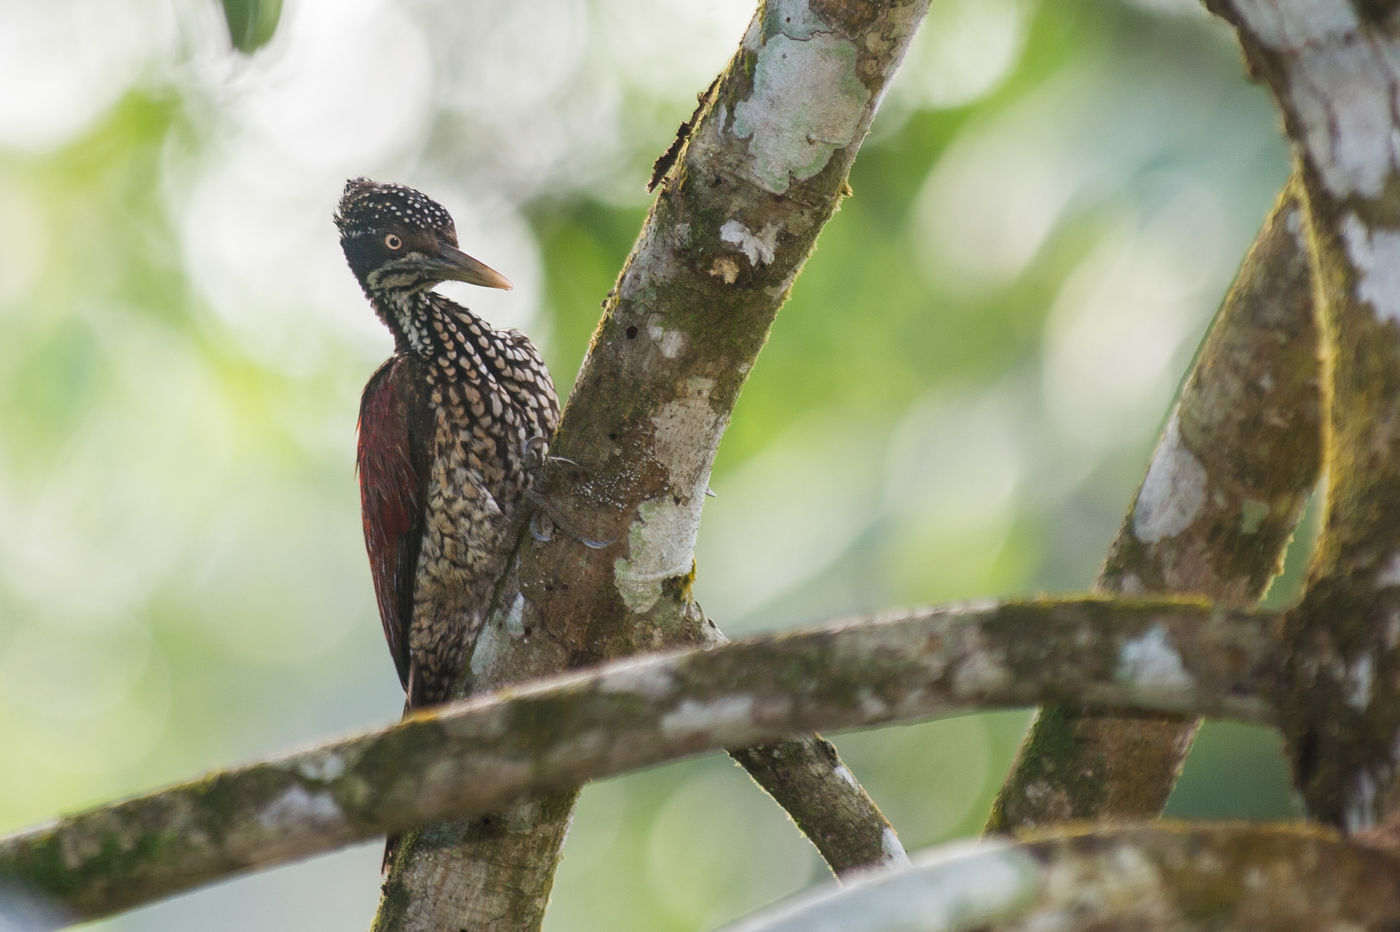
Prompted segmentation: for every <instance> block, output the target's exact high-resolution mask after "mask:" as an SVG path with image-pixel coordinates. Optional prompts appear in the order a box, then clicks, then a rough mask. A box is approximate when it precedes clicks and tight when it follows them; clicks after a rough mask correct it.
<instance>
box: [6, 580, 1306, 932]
mask: <svg viewBox="0 0 1400 932" xmlns="http://www.w3.org/2000/svg"><path fill="white" fill-rule="evenodd" d="M1276 624H1277V617H1276V616H1275V615H1273V614H1269V613H1248V612H1235V613H1226V612H1222V611H1220V610H1216V609H1213V608H1212V607H1211V606H1210V605H1208V604H1206V603H1202V602H1188V601H1181V600H1154V601H1144V600H1108V599H1099V598H1088V599H1067V600H1059V601H1052V600H1038V601H1032V602H1010V603H1004V604H999V605H997V604H993V605H989V606H985V607H970V608H967V607H965V608H948V609H932V610H920V611H909V612H903V613H898V614H894V613H891V614H887V615H883V616H879V617H874V618H866V619H857V620H854V621H847V622H844V623H838V624H833V625H830V626H828V627H824V628H818V629H813V630H809V631H804V632H795V633H786V634H778V635H772V636H766V637H757V638H751V639H747V640H743V641H736V642H733V643H730V644H726V645H722V646H718V647H712V648H708V649H691V650H683V651H674V652H668V653H660V654H652V655H648V656H644V657H638V658H635V659H630V660H624V661H620V662H616V663H612V664H609V665H607V666H604V667H600V668H597V669H594V670H591V671H586V672H581V673H575V674H570V675H565V676H559V677H554V678H552V679H549V680H542V681H539V682H537V683H534V684H531V685H527V686H522V687H517V688H510V689H506V690H503V691H501V692H500V693H496V694H492V695H483V696H480V697H478V698H474V699H470V700H466V701H464V702H459V703H455V704H452V705H448V706H443V707H440V708H438V709H431V710H426V711H423V712H419V713H416V714H415V715H413V716H412V717H411V718H409V719H407V720H405V721H404V722H402V723H400V724H397V725H394V726H392V727H390V728H386V729H383V730H380V731H377V732H373V733H369V734H363V735H358V736H355V737H351V738H347V739H342V740H339V741H334V742H331V743H328V744H326V745H323V746H321V747H318V748H314V749H311V750H305V751H299V752H296V753H293V754H289V755H287V756H285V757H282V758H279V759H275V760H270V761H265V762H261V763H257V764H252V765H249V766H246V767H242V768H239V769H235V770H230V771H226V772H221V773H216V774H212V775H210V776H206V777H204V778H202V779H199V780H195V781H192V782H190V783H186V784H182V785H179V786H175V787H172V788H170V789H166V790H163V791H160V792H157V793H154V794H151V795H148V796H143V797H138V798H135V799H130V800H127V801H124V802H120V803H116V804H114V805H110V806H105V807H102V808H98V809H94V810H91V811H88V812H84V813H81V814H79V815H75V816H70V817H67V818H64V819H62V820H59V821H58V822H56V823H53V824H51V825H48V826H44V827H41V828H38V829H34V830H31V831H28V832H24V833H20V834H18V835H14V836H11V837H9V838H7V839H4V840H0V888H3V887H4V886H6V885H9V886H12V887H15V888H17V889H20V890H23V891H26V892H30V893H34V894H37V895H42V896H44V897H46V898H48V899H49V900H51V901H52V903H53V904H54V905H56V906H58V907H60V908H61V909H62V910H65V911H66V912H67V914H68V915H69V916H70V917H71V918H73V919H89V918H94V917H98V916H102V915H107V914H109V913H112V912H115V911H118V910H121V909H126V908H129V907H132V906H136V905H139V904H141V903H146V902H149V901H151V900H154V899H157V898H160V897H162V896H167V895H170V894H173V893H177V892H180V891H182V890H186V889H189V888H191V887H194V886H198V885H200V884H202V883H207V882H210V881H212V880H216V879H219V878H222V877H226V876H229V875H232V874H236V873H239V872H242V871H245V870H248V869H251V868H255V867H265V866H269V865H272V864H276V863H280V862H284V861H288V860H292V859H294V858H299V857H305V856H307V855H311V854H315V853H318V852H323V851H328V850H331V849H334V848H336V847H339V846H342V845H345V844H348V843H350V842H353V841H357V840H361V839H366V838H371V837H375V836H378V835H383V834H385V833H389V832H401V831H405V830H407V829H409V828H412V827H414V826H417V825H422V824H424V823H427V822H431V821H435V820H440V819H444V818H460V817H464V816H473V815H482V814H486V813H491V812H496V811H499V810H501V809H503V808H505V807H507V806H511V805H516V804H519V803H521V802H523V801H525V800H528V799H533V798H538V797H540V796H544V795H547V794H550V793H558V792H559V791H560V790H565V789H568V788H570V787H575V786H578V785H580V784H582V783H583V782H584V781H586V780H589V779H593V778H597V777H602V776H609V775H612V774H617V773H622V772H624V771H627V770H633V769H636V768H639V767H645V766H649V765H652V764H657V763H660V762H662V761H666V760H672V759H675V758H679V757H683V756H686V755H689V754H694V753H698V752H700V751H705V750H708V749H711V748H717V747H739V746H747V745H753V744H758V743H760V742H765V741H773V740H775V739H778V738H781V737H782V736H784V735H788V734H794V733H801V732H805V731H810V730H814V729H823V728H851V727H857V726H868V725H875V724H881V723H891V722H909V721H915V720H919V719H926V718H932V717H938V716H944V715H951V714H960V713H965V712H968V711H972V710H977V709H988V708H1005V707H1020V706H1027V705H1033V704H1037V703H1041V702H1061V703H1073V704H1087V705H1091V706H1095V707H1102V708H1105V709H1131V710H1152V711H1172V712H1192V713H1200V714H1206V715H1219V716H1224V717H1229V718H1235V719H1239V720H1242V721H1250V722H1266V723H1267V722H1272V721H1273V720H1274V713H1273V700H1272V692H1271V691H1272V689H1273V688H1274V683H1275V681H1276V679H1277V670H1278V666H1279V662H1280V661H1279V658H1278V657H1276V656H1275V654H1274V649H1273V644H1274V643H1275V636H1276V635H1275V630H1274V629H1275V627H1276ZM0 909H3V907H0ZM3 918H5V917H4V914H3V912H0V919H3Z"/></svg>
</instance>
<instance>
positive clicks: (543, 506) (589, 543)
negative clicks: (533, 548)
mask: <svg viewBox="0 0 1400 932" xmlns="http://www.w3.org/2000/svg"><path fill="white" fill-rule="evenodd" d="M525 498H526V499H527V500H528V501H529V502H530V504H532V505H534V506H535V507H536V508H538V509H539V512H536V513H535V514H533V515H531V516H530V536H531V537H533V538H534V539H535V540H537V541H539V542H540V543H548V542H549V541H551V540H553V539H554V536H553V534H551V533H549V532H547V531H542V530H540V529H539V528H538V527H537V526H536V522H537V520H538V519H539V516H540V513H543V514H544V515H545V517H547V518H549V520H550V521H551V522H553V523H554V526H555V527H557V528H559V529H560V530H562V531H563V532H564V533H565V534H568V535H569V536H570V537H572V538H573V539H574V540H576V541H578V542H579V543H580V544H583V545H584V546H585V547H587V548H588V549H589V550H603V549H605V548H607V547H611V546H612V545H613V544H615V543H617V538H616V537H613V538H611V539H609V540H596V539H594V538H592V537H589V536H587V535H586V534H583V533H581V532H580V531H579V530H578V529H577V528H575V527H574V526H573V525H572V524H570V523H569V521H568V520H567V519H566V518H565V517H564V516H563V515H561V514H560V513H559V509H557V508H555V507H554V505H553V504H551V503H550V501H549V499H547V498H545V497H544V496H543V495H541V494H540V493H538V492H536V491H535V490H533V489H531V490H530V491H528V492H526V493H525Z"/></svg>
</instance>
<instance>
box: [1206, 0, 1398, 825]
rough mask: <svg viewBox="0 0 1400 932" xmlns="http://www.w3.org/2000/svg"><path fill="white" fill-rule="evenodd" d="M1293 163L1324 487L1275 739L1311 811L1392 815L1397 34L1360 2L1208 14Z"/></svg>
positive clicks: (1231, 8)
mask: <svg viewBox="0 0 1400 932" xmlns="http://www.w3.org/2000/svg"><path fill="white" fill-rule="evenodd" d="M1208 6H1210V8H1211V9H1212V10H1213V11H1214V12H1216V13H1218V14H1219V15H1220V16H1222V17H1223V18H1225V19H1226V20H1227V21H1229V22H1230V23H1231V25H1233V26H1234V27H1235V29H1236V32H1237V34H1238V36H1239V40H1240V44H1241V46H1242V47H1243V49H1244V53H1245V57H1246V59H1247V60H1248V62H1249V65H1250V68H1251V71H1252V72H1253V73H1254V74H1256V75H1257V76H1258V77H1259V78H1261V79H1262V80H1263V82H1264V83H1265V84H1266V85H1267V86H1268V87H1269V90H1270V91H1271V92H1272V93H1273V95H1274V98H1275V100H1276V102H1277V103H1278V105H1279V108H1280V110H1281V112H1282V114H1283V122H1284V126H1285V128H1286V129H1287V131H1288V135H1289V138H1290V139H1292V141H1293V144H1294V147H1295V150H1296V152H1297V155H1298V162H1299V165H1300V169H1301V172H1300V175H1301V179H1302V188H1303V195H1304V202H1305V204H1306V205H1307V218H1306V219H1307V222H1306V223H1305V224H1304V229H1305V230H1306V231H1307V234H1308V237H1309V238H1308V242H1309V245H1310V248H1311V253H1312V261H1313V264H1314V275H1315V278H1316V281H1317V295H1318V297H1319V306H1318V314H1319V319H1320V322H1321V331H1322V333H1323V335H1324V343H1325V346H1326V352H1325V354H1324V357H1323V358H1324V360H1325V361H1326V365H1325V366H1324V378H1325V384H1324V397H1325V399H1326V405H1325V417H1326V430H1325V432H1324V435H1325V437H1326V439H1327V446H1326V450H1325V460H1326V468H1327V473H1328V477H1329V488H1328V496H1327V507H1326V512H1325V516H1324V521H1323V529H1322V534H1321V537H1320V539H1319V541H1318V545H1317V549H1316V551H1315V553H1314V556H1313V562H1312V565H1311V566H1310V568H1309V571H1308V581H1307V588H1306V590H1305V592H1304V596H1303V599H1302V602H1301V603H1300V604H1299V605H1298V607H1297V608H1296V609H1295V610H1293V611H1292V612H1290V613H1289V616H1288V624H1287V626H1286V627H1285V636H1286V638H1287V647H1288V649H1289V657H1290V663H1289V666H1288V669H1287V671H1286V673H1287V679H1288V683H1287V685H1288V690H1287V696H1288V699H1287V701H1286V702H1285V704H1284V707H1283V708H1284V710H1285V712H1286V719H1285V723H1284V737H1285V739H1286V743H1287V746H1288V750H1289V755H1290V757H1291V759H1292V763H1293V771H1294V779H1295V782H1296V783H1297V784H1298V786H1299V788H1300V789H1301V791H1302V793H1303V797H1304V800H1305V802H1306V803H1307V808H1308V811H1309V814H1310V815H1312V816H1313V817H1315V818H1318V819H1321V820H1324V821H1326V822H1329V823H1331V824H1333V825H1337V826H1339V827H1343V828H1345V829H1347V830H1358V829H1363V828H1369V827H1372V826H1375V825H1376V824H1377V823H1378V822H1380V821H1381V820H1383V819H1386V818H1394V819H1400V741H1397V735H1400V688H1397V686H1398V685H1400V520H1397V515H1400V275H1397V274H1396V269H1397V268H1400V158H1397V155H1396V149H1395V140H1396V138H1398V137H1400V110H1397V108H1396V100H1397V97H1400V22H1397V20H1396V18H1395V17H1394V16H1391V15H1389V9H1388V7H1386V6H1384V5H1377V4H1375V3H1370V2H1346V0H1313V2H1310V3H1294V2H1281V0H1211V2H1209V3H1208Z"/></svg>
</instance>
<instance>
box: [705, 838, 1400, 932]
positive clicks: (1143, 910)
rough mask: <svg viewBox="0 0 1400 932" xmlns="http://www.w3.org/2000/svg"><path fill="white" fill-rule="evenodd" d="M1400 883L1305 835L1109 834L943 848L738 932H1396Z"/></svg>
mask: <svg viewBox="0 0 1400 932" xmlns="http://www.w3.org/2000/svg"><path fill="white" fill-rule="evenodd" d="M1397 873H1400V858H1397V857H1396V856H1395V855H1394V854H1392V853H1387V852H1382V851H1378V850H1376V849H1373V848H1366V847H1363V846H1361V845H1356V844H1348V843H1346V842H1344V841H1340V840H1338V839H1337V838H1335V837H1331V836H1329V835H1326V834H1322V833H1319V832H1317V831H1316V830H1314V829H1304V828H1299V827H1297V826H1256V825H1245V824H1235V825H1203V826H1186V825H1174V826H1161V825H1156V826H1150V827H1147V826H1132V827H1123V828H1099V829H1097V830H1095V831H1093V832H1092V833H1089V832H1088V831H1087V830H1081V831H1079V832H1071V833H1065V834H1059V833H1057V834H1056V835H1054V836H1052V837H1049V838H1045V839H1042V840H1038V841H1033V842H1024V843H1020V844H1013V843H1011V842H1009V841H1005V840H989V841H981V842H978V843H976V844H972V845H969V844H966V843H963V844H955V845H948V846H946V847H943V848H937V849H934V850H932V851H929V852H926V853H924V854H921V855H919V856H917V857H916V859H915V863H914V865H913V866H912V867H908V868H904V869H900V870H889V871H880V872H878V873H875V874H871V875H869V876H868V877H865V878H863V879H860V880H857V881H855V882H854V883H851V884H849V885H847V886H845V887H833V886H828V887H825V888H823V889H821V890H818V891H815V892H813V893H809V894H805V895H803V896H801V897H799V898H797V899H795V900H793V901H792V902H790V903H786V904H783V905H781V906H778V907H776V908H774V909H772V910H769V911H767V912H766V913H763V914H760V915H758V916H755V917H753V918H751V919H748V920H745V921H741V922H739V923H736V924H734V925H732V926H729V927H728V928H727V929H726V930H725V932H852V930H872V932H873V930H893V929H910V928H919V929H928V930H933V929H973V928H975V929H979V930H987V932H993V930H998V929H1008V930H1009V929H1029V928H1035V929H1041V928H1045V929H1066V928H1075V929H1199V928H1210V929H1343V928H1347V929H1384V928H1394V927H1395V926H1396V924H1397V923H1400V886H1397V885H1396V883H1395V877H1396V875H1397ZM1249 878H1259V879H1260V882H1251V881H1250V880H1249Z"/></svg>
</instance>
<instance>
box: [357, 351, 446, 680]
mask: <svg viewBox="0 0 1400 932" xmlns="http://www.w3.org/2000/svg"><path fill="white" fill-rule="evenodd" d="M422 370H423V366H422V363H421V362H420V361H419V360H418V359H416V358H414V357H412V356H401V355H394V356H392V357H390V358H389V359H388V360H386V361H385V362H384V364H383V365H382V366H380V367H379V368H378V369H377V370H375V373H374V375H373V376H371V377H370V380H369V384H367V385H366V386H365V393H364V396H363V397H362V398H361V399H360V423H359V448H358V451H357V455H356V458H355V466H356V471H357V472H358V473H359V478H360V508H361V512H362V514H363V517H364V525H365V549H366V550H367V551H368V552H369V566H370V572H371V574H372V575H373V577H374V595H375V599H376V600H377V601H378V603H379V618H380V620H381V621H382V622H383V623H384V639H385V640H386V641H388V642H389V653H390V654H392V655H393V658H394V666H395V667H396V668H397V669H398V673H399V682H400V683H402V684H403V686H404V688H405V689H407V688H408V671H409V656H408V628H409V623H410V622H411V621H412V618H413V580H414V574H415V573H416V571H417V568H418V549H419V546H420V544H421V541H422V537H423V510H424V499H425V497H426V495H427V486H428V460H429V455H428V454H429V444H430V443H431V439H432V417H431V413H430V411H429V409H428V406H427V404H426V403H425V402H426V400H425V398H424V395H423V386H424V385H425V380H424V373H423V371H422Z"/></svg>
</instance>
